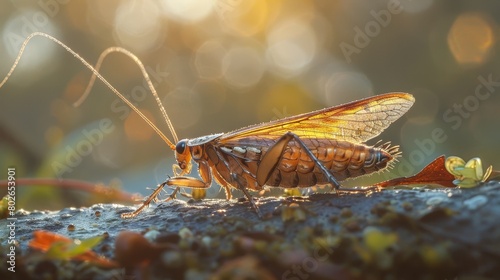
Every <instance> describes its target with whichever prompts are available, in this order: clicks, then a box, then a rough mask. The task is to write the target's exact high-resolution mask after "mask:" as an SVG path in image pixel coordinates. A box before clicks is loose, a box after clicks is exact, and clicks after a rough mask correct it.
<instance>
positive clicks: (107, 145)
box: [92, 113, 137, 168]
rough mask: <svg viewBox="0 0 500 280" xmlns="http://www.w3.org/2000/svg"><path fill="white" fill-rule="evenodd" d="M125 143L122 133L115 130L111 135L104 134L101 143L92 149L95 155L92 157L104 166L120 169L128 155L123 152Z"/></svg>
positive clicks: (125, 146)
mask: <svg viewBox="0 0 500 280" xmlns="http://www.w3.org/2000/svg"><path fill="white" fill-rule="evenodd" d="M131 115H137V114H135V113H134V114H131ZM118 132H119V133H118ZM126 142H127V141H125V137H124V135H123V132H122V131H121V130H119V129H116V130H115V131H113V132H112V133H110V134H106V137H104V139H103V140H102V142H101V143H100V144H99V145H96V146H95V147H94V149H95V153H92V157H93V158H94V160H95V161H97V162H99V163H101V164H102V165H104V166H107V167H110V168H121V167H123V166H124V162H125V158H126V157H127V155H128V154H129V153H126V152H124V151H126V149H127V145H124V143H126Z"/></svg>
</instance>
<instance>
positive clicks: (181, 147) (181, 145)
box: [175, 141, 186, 154]
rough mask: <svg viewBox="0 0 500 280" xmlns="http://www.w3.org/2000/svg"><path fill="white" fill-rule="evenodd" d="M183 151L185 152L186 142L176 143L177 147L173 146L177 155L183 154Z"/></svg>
mask: <svg viewBox="0 0 500 280" xmlns="http://www.w3.org/2000/svg"><path fill="white" fill-rule="evenodd" d="M184 150H186V141H180V142H179V143H177V145H176V146H175V151H176V152H177V153H178V154H183V153H184Z"/></svg>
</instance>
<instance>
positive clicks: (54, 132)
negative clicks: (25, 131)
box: [45, 126, 64, 147]
mask: <svg viewBox="0 0 500 280" xmlns="http://www.w3.org/2000/svg"><path fill="white" fill-rule="evenodd" d="M63 138H64V132H63V131H62V129H61V128H60V127H58V126H51V127H49V128H48V129H47V130H46V131H45V142H47V144H48V145H49V146H50V147H54V146H56V145H57V144H59V143H60V142H61V140H62V139H63Z"/></svg>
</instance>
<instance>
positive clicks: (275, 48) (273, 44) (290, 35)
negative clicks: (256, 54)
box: [267, 20, 316, 76]
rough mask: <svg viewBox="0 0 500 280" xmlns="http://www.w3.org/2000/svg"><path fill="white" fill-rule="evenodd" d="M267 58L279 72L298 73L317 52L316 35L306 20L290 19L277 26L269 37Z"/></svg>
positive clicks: (286, 73) (288, 74)
mask: <svg viewBox="0 0 500 280" xmlns="http://www.w3.org/2000/svg"><path fill="white" fill-rule="evenodd" d="M267 41H268V50H267V58H268V60H269V62H270V63H271V65H273V66H274V67H275V68H276V72H278V74H282V75H285V76H290V75H297V74H299V73H300V72H302V71H303V70H304V69H305V68H306V67H307V66H308V65H309V63H311V61H312V60H313V58H314V55H315V53H316V35H315V33H314V30H313V29H312V28H311V27H310V26H309V25H308V24H306V23H305V22H301V21H299V20H290V21H287V22H284V23H281V24H279V25H277V26H275V27H274V28H273V29H272V30H271V32H270V33H269V35H268V37H267Z"/></svg>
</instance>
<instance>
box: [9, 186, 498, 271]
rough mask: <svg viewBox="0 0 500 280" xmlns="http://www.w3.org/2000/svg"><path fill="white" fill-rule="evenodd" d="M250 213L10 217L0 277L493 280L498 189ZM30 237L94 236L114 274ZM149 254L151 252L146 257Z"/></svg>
mask: <svg viewBox="0 0 500 280" xmlns="http://www.w3.org/2000/svg"><path fill="white" fill-rule="evenodd" d="M258 204H259V206H260V210H261V211H262V212H263V213H264V216H265V218H263V219H259V218H258V217H257V215H256V214H255V212H254V211H253V210H252V209H251V208H250V205H249V203H248V202H247V201H236V200H232V201H226V200H219V199H205V200H202V201H188V202H184V201H181V200H174V201H171V202H168V203H159V204H154V205H152V206H151V207H149V208H147V209H146V210H145V211H144V212H143V213H141V214H139V215H138V216H137V217H135V218H133V219H126V220H124V219H121V218H120V214H122V213H125V212H129V211H131V210H134V209H135V208H133V207H131V206H122V205H116V204H99V205H94V206H92V207H89V208H80V209H75V208H67V209H63V210H61V211H57V212H47V211H33V212H27V211H22V210H20V211H18V212H17V214H16V218H17V221H16V230H15V234H16V239H17V240H18V242H19V246H18V248H17V249H16V273H15V274H14V273H11V272H9V271H7V270H6V266H5V263H6V261H7V260H6V259H5V258H6V254H7V250H8V248H7V244H6V239H3V238H2V245H1V246H2V247H1V248H0V249H1V251H2V254H1V258H2V260H1V261H2V266H1V271H0V273H1V274H2V277H1V278H2V279H11V278H12V277H13V276H16V277H17V278H18V279H26V278H29V277H32V278H36V279H41V278H43V277H45V278H46V279H52V278H57V277H59V278H60V279H63V278H70V279H92V278H93V279H156V278H161V279H179V278H180V279H182V278H184V279H206V278H212V279H235V278H238V277H239V279H381V278H384V279H490V278H491V279H494V278H495V277H496V276H498V275H500V227H499V226H498V225H499V221H500V182H496V181H493V182H489V183H487V184H485V185H483V186H480V187H478V188H472V189H429V188H418V189H417V188H415V189H392V190H384V191H382V192H376V193H372V194H370V195H368V196H367V195H364V194H348V195H340V196H338V195H334V194H315V195H311V196H309V197H304V198H283V197H280V198H275V197H266V198H260V199H259V202H258ZM0 224H1V226H0V236H8V234H9V229H8V227H7V225H8V222H7V220H1V221H0ZM38 229H43V230H46V231H50V232H54V233H58V234H61V235H65V236H67V237H70V238H73V239H81V240H84V239H87V238H91V237H95V236H98V235H102V234H105V235H106V238H105V239H104V241H103V242H101V243H100V244H99V245H97V246H95V247H94V251H95V252H96V253H98V254H100V255H103V256H106V257H108V258H110V259H112V260H118V261H119V263H120V266H121V268H102V267H100V266H98V265H95V264H93V263H88V262H81V261H77V260H58V259H54V258H51V257H48V256H47V255H46V254H41V253H39V252H36V251H33V250H31V249H28V246H27V244H28V242H29V241H30V240H31V239H32V236H33V232H34V231H35V230H38ZM123 232H137V233H140V234H143V235H145V236H146V237H147V238H148V239H149V240H151V241H150V242H149V243H148V244H146V245H147V246H146V247H147V248H150V247H151V248H152V249H150V250H149V249H148V250H145V251H147V252H145V253H144V254H145V255H147V256H145V257H144V258H141V257H139V255H140V254H141V252H142V251H144V250H142V249H136V247H133V246H132V245H130V244H132V243H133V242H132V241H130V239H120V240H119V241H118V242H117V237H118V236H119V234H120V233H123ZM134 236H135V235H134ZM134 238H135V237H134ZM130 242H131V243H130ZM141 242H142V241H141ZM124 243H125V244H124ZM129 243H130V244H129ZM141 244H142V243H141ZM115 246H118V247H119V249H118V250H115ZM124 246H125V249H123V248H124ZM129 246H130V247H129ZM137 248H144V246H142V245H141V246H139V247H137ZM127 250H128V251H127ZM155 250H156V251H158V253H155V254H153V255H148V254H149V252H150V251H155ZM118 254H119V255H118ZM117 255H118V256H117ZM152 256H153V257H152ZM6 277H7V278H6Z"/></svg>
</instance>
